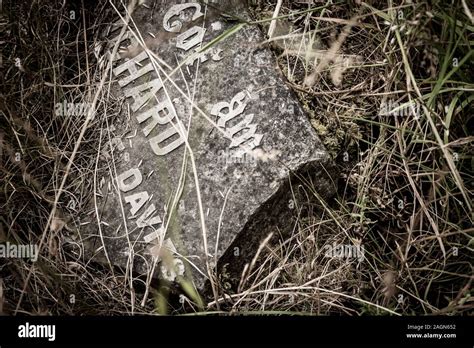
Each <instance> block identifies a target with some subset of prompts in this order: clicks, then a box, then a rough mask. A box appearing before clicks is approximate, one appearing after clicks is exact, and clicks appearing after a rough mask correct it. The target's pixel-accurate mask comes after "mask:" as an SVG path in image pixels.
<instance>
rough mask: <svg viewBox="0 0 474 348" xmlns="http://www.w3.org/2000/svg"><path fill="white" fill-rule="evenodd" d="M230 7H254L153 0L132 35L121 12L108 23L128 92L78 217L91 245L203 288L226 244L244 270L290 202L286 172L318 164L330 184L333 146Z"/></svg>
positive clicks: (136, 18) (119, 80)
mask: <svg viewBox="0 0 474 348" xmlns="http://www.w3.org/2000/svg"><path fill="white" fill-rule="evenodd" d="M221 12H225V13H227V14H228V13H229V12H231V14H237V16H238V17H239V18H244V19H247V18H248V17H247V14H246V10H245V4H243V2H242V1H235V0H233V1H231V0H229V1H220V2H210V4H209V5H205V4H204V3H198V2H181V1H146V2H145V4H143V5H141V6H139V7H138V8H137V9H136V10H135V11H134V13H133V16H132V18H133V21H131V22H130V29H128V30H127V31H126V32H125V34H124V35H123V36H120V31H121V28H122V27H123V21H122V20H119V21H118V22H117V24H116V25H113V26H111V27H110V28H109V29H108V30H107V31H106V35H107V38H108V40H109V41H108V44H107V46H106V47H105V51H106V52H109V53H112V50H113V47H114V45H115V43H116V42H117V40H121V52H119V53H118V54H117V55H115V56H114V57H113V60H114V65H113V69H112V70H113V71H112V72H113V79H114V82H113V83H112V90H111V94H112V95H114V96H115V97H116V98H124V99H125V100H126V102H125V104H124V106H123V108H122V113H121V116H120V118H119V120H118V122H115V124H114V125H112V127H114V129H115V134H117V136H116V137H114V138H112V139H110V142H108V146H106V147H104V149H103V150H102V152H101V154H102V156H101V158H102V160H103V161H105V162H106V163H107V165H106V167H107V168H108V170H107V171H108V172H109V173H110V175H104V177H103V178H100V177H99V178H98V181H99V184H98V187H97V192H95V195H96V196H95V202H94V203H93V204H92V203H91V209H90V210H89V211H88V213H87V214H85V216H84V217H82V218H81V222H80V225H79V226H80V230H81V235H82V237H81V239H82V241H83V242H85V244H86V249H87V250H88V251H89V252H91V254H92V255H93V257H94V258H96V259H99V260H104V261H106V260H110V262H111V263H112V264H116V265H121V266H123V267H126V266H129V267H133V269H134V270H136V271H137V272H140V273H146V274H148V275H152V276H153V277H156V278H160V279H165V280H167V281H170V282H174V281H177V280H179V277H184V278H185V279H188V280H192V281H193V282H194V284H195V286H196V288H197V289H202V288H203V286H204V284H205V282H206V280H207V279H208V274H209V273H208V271H209V270H213V269H215V267H216V265H217V264H218V263H219V260H220V259H221V258H223V257H224V256H225V258H226V260H232V258H235V260H237V258H239V261H235V265H239V266H238V267H236V269H238V270H241V269H242V264H243V262H248V261H245V260H248V259H249V257H250V258H251V257H253V255H254V254H255V251H256V249H257V247H258V243H259V242H260V241H261V240H262V239H263V238H264V237H265V235H263V234H259V226H261V227H262V229H261V230H262V231H263V230H264V228H263V227H264V225H265V224H266V221H265V216H269V215H271V214H273V215H274V214H275V213H276V214H278V211H276V210H275V209H276V208H275V207H283V208H285V207H286V209H288V207H287V205H288V201H287V200H286V199H287V198H284V197H290V196H288V195H287V196H285V195H283V194H282V192H283V191H285V190H286V191H288V187H289V186H288V180H289V177H290V173H299V172H302V171H306V170H312V171H313V172H315V173H318V175H320V178H319V183H318V191H319V193H320V195H321V196H322V197H327V196H329V195H331V194H332V192H333V183H332V182H331V180H330V177H329V176H328V175H326V174H328V172H329V173H330V172H331V170H330V169H327V168H330V167H331V160H330V158H329V156H328V153H327V152H326V150H325V149H324V147H323V145H322V144H321V142H320V140H319V139H318V137H317V135H316V134H315V132H314V130H313V129H312V127H311V125H310V123H309V122H308V120H307V118H306V116H305V114H304V113H303V111H302V109H301V107H300V106H299V104H298V101H297V99H296V98H295V96H294V95H293V93H292V92H291V91H290V90H289V88H288V87H287V86H286V85H285V82H284V78H283V77H282V75H281V74H280V72H279V71H278V70H277V66H276V62H275V58H274V57H273V56H272V54H271V52H270V51H269V50H268V49H267V48H266V47H265V46H262V45H261V42H262V41H263V40H264V37H263V35H262V33H261V32H260V30H259V28H258V27H257V26H255V25H250V24H245V25H243V24H242V23H241V22H239V21H238V20H237V21H236V20H235V18H233V17H232V16H230V17H229V16H228V15H223V14H222V13H221ZM227 34H231V35H227ZM216 38H220V39H219V40H215V39H216ZM138 40H140V41H142V42H144V43H145V44H146V46H147V47H148V49H149V50H143V49H142V48H141V47H140V45H139V44H137V41H138ZM213 40H215V41H216V42H213ZM98 51H99V48H98ZM104 57H105V59H102V60H101V64H106V63H107V60H106V59H107V55H105V56H104ZM282 199H283V200H286V201H283V204H275V200H282ZM272 202H273V203H272ZM268 209H270V210H273V211H270V212H268V211H266V210H268ZM252 226H253V227H252ZM244 256H245V257H244ZM230 262H231V263H232V261H230Z"/></svg>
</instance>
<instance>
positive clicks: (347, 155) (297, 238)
mask: <svg viewBox="0 0 474 348" xmlns="http://www.w3.org/2000/svg"><path fill="white" fill-rule="evenodd" d="M68 6H69V5H68ZM315 6H318V7H321V8H322V9H318V10H317V11H308V8H310V7H311V6H310V5H304V4H300V3H297V2H294V1H276V0H275V1H270V0H259V1H254V6H252V12H253V14H254V17H255V18H256V19H265V20H264V21H261V25H262V29H263V30H264V32H266V33H270V34H271V37H269V38H268V41H267V42H265V43H262V44H264V45H269V46H270V47H271V48H272V49H273V51H274V52H275V56H276V57H277V59H276V60H277V62H278V66H279V68H280V69H281V71H282V72H283V73H284V74H285V75H286V76H287V78H288V84H289V85H291V86H292V87H293V88H294V90H295V92H296V93H297V94H298V97H299V99H300V100H301V102H302V104H303V105H304V107H305V109H306V111H307V112H308V114H309V115H310V120H311V122H312V124H313V126H314V127H315V129H316V130H317V132H318V133H319V135H320V137H321V138H322V140H323V142H324V143H325V145H326V147H327V148H328V150H329V151H330V153H331V154H332V155H333V157H334V158H335V160H336V163H337V164H338V166H339V167H340V172H341V175H340V178H339V187H340V189H339V192H338V195H337V196H336V197H335V198H334V199H333V200H332V201H331V202H328V203H327V205H325V207H324V211H323V213H322V215H321V213H320V210H319V209H317V208H316V207H317V206H320V204H321V202H320V201H319V199H318V194H317V183H306V185H303V186H301V192H298V194H295V197H306V198H305V199H298V200H296V201H294V202H291V207H290V208H291V209H292V210H293V211H294V213H295V217H296V223H295V224H294V226H293V233H292V234H291V236H290V238H289V239H284V240H283V239H282V240H281V241H277V242H275V239H271V240H270V239H268V240H267V241H266V243H264V244H262V246H261V249H260V250H259V257H258V258H256V259H255V260H254V262H253V263H252V264H251V265H249V268H248V269H247V270H246V273H245V276H244V277H243V278H242V281H241V284H240V286H239V289H237V291H236V292H235V293H233V294H228V295H226V296H221V294H222V292H223V289H217V290H216V291H217V292H218V293H219V296H217V293H216V299H214V300H213V301H212V302H210V303H208V306H207V310H208V311H214V310H217V309H219V310H225V311H232V312H248V311H252V312H254V311H259V312H271V313H279V312H283V311H284V312H292V313H301V314H303V313H311V314H348V315H361V314H392V315H395V314H402V315H411V314H441V313H442V314H463V313H468V312H472V308H473V304H472V299H471V297H470V296H471V283H472V279H473V269H472V258H473V249H472V248H473V244H472V240H473V239H472V233H473V232H474V229H473V228H472V219H473V216H472V196H473V190H474V188H473V164H472V163H473V162H472V161H473V159H472V156H473V146H472V141H473V139H474V138H473V136H472V131H471V130H472V129H473V128H474V127H473V119H472V99H473V97H472V91H473V90H474V88H473V87H474V86H473V85H472V71H473V66H472V54H473V53H472V52H473V50H472V47H471V44H472V39H473V35H474V34H473V31H474V28H473V24H472V22H470V20H469V17H468V14H466V12H465V10H464V8H463V6H462V4H461V3H459V4H458V5H456V6H453V7H452V8H449V9H448V8H447V7H446V6H444V5H443V3H441V1H439V2H437V1H434V2H433V4H432V5H428V4H427V3H425V2H417V3H416V4H410V3H405V2H400V3H395V2H393V3H392V2H389V3H388V4H387V3H381V2H380V3H378V4H373V5H371V6H370V5H367V4H365V3H361V2H359V1H355V2H353V3H352V2H351V3H350V5H349V6H348V5H337V4H336V5H334V4H329V3H328V4H325V3H318V4H316V5H315ZM117 7H119V5H118V2H117ZM71 10H74V11H75V16H76V19H74V20H73V19H71V12H70V11H71ZM471 10H472V9H471ZM4 11H6V14H7V17H9V24H8V25H6V26H2V27H1V28H2V29H1V30H2V31H3V32H2V35H3V36H5V37H6V39H5V44H4V47H5V48H4V49H3V50H2V52H3V69H2V70H0V71H1V75H2V76H1V77H2V81H3V83H2V95H1V99H0V110H1V114H0V117H1V129H0V131H1V133H0V141H1V150H2V152H1V156H2V161H1V163H0V185H1V188H2V193H1V196H0V197H1V198H0V211H1V214H0V242H5V241H11V242H15V243H19V244H42V245H43V246H42V249H43V253H42V255H43V256H42V257H41V258H40V259H39V260H38V262H36V263H34V264H32V263H30V262H29V261H25V260H19V259H7V260H2V261H1V263H0V313H3V314H13V313H28V314H129V313H156V312H158V313H164V312H169V311H173V310H177V311H178V310H179V311H180V310H182V309H179V308H174V307H173V306H178V307H179V306H181V305H183V306H184V307H186V308H188V309H189V310H190V311H193V310H199V306H196V305H195V304H193V303H192V301H190V300H188V299H187V298H183V297H181V298H182V299H184V300H185V303H178V302H179V301H177V298H175V296H176V295H174V294H168V293H167V291H168V290H167V289H160V288H158V285H157V284H155V283H152V284H151V286H150V284H149V283H147V280H146V279H144V278H143V277H133V276H132V275H131V273H130V272H128V271H125V270H121V269H119V268H116V267H113V266H112V265H105V266H104V265H101V264H98V263H94V262H91V261H89V260H88V259H87V258H86V257H84V255H83V254H80V253H79V254H78V253H77V251H78V249H74V247H72V248H64V246H65V245H66V244H69V245H71V243H70V241H69V240H67V239H66V238H65V236H66V235H67V234H68V230H69V228H70V226H69V222H70V220H69V218H68V217H69V216H71V215H77V214H79V213H81V212H83V210H84V209H85V207H86V205H87V204H88V202H90V200H91V192H93V191H94V190H95V189H94V188H95V187H96V186H97V178H99V177H100V176H99V174H100V173H103V172H108V171H111V168H106V167H102V166H101V163H102V162H101V161H100V154H101V148H102V147H104V146H109V143H110V139H113V138H114V137H115V134H114V131H113V128H111V127H110V125H112V124H113V120H114V119H115V118H116V117H117V115H118V114H119V110H120V108H121V105H120V101H119V100H113V99H112V98H111V96H110V95H109V94H108V93H107V91H108V88H107V86H105V87H104V86H101V85H100V82H101V79H102V77H103V76H104V73H105V72H106V70H105V69H106V67H105V66H104V65H99V64H97V61H96V56H95V55H94V48H95V47H97V44H98V43H99V44H100V43H101V42H100V33H101V30H102V29H103V28H104V27H105V26H107V25H108V24H109V23H110V22H112V21H115V20H116V16H115V15H114V13H113V12H114V10H113V8H112V7H111V6H110V5H109V3H108V2H106V1H103V2H98V4H97V3H96V2H93V1H86V0H84V2H77V6H76V7H75V8H70V7H67V6H65V7H63V5H62V1H57V0H49V1H44V2H31V3H30V2H22V3H20V4H16V3H15V4H14V3H13V2H12V3H7V4H4ZM400 11H401V12H400ZM400 13H401V14H400ZM19 14H21V17H22V18H24V20H21V21H19V20H18V17H19ZM290 15H291V16H290ZM272 18H273V19H274V20H273V21H271V19H272ZM269 26H271V28H270V30H269ZM85 29H86V30H85ZM17 58H19V59H20V60H17ZM453 59H457V60H455V61H453ZM453 62H456V63H455V64H453ZM15 63H16V64H15ZM94 99H95V100H96V101H97V102H96V103H95V106H96V107H95V108H94V111H95V113H92V112H91V113H90V116H92V115H93V114H94V117H93V118H91V119H89V120H88V121H87V122H89V124H85V122H86V119H87V113H83V114H81V115H76V116H58V115H56V114H55V113H54V111H55V105H56V103H60V102H62V101H63V100H67V101H68V102H71V103H72V102H74V103H86V104H87V105H91V104H94ZM393 102H397V103H398V104H399V105H405V106H406V103H409V102H412V105H413V106H414V108H411V109H410V108H409V107H407V108H405V109H401V110H398V111H399V112H398V115H395V114H391V115H383V114H381V112H380V111H381V109H383V105H384V104H387V103H389V104H390V103H393ZM413 112H417V113H415V114H414V113H413ZM415 116H416V117H415ZM82 130H84V132H83V133H81V131H82ZM79 145H80V146H79ZM189 150H191V149H189ZM274 235H276V236H278V235H279V231H278V230H277V229H275V231H274ZM81 242H82V241H77V246H78V247H80V245H81ZM328 245H331V246H337V245H350V246H353V245H357V246H360V247H361V248H363V251H364V254H363V256H364V258H363V260H362V261H361V262H359V260H357V259H355V258H349V259H348V258H342V259H341V258H337V257H328V256H327V255H326V254H325V250H326V249H325V247H326V246H328ZM148 290H150V291H151V293H152V294H153V296H152V297H151V298H150V299H148V300H147V301H145V302H144V303H141V300H142V298H143V294H144V293H145V292H146V291H148ZM168 296H171V300H170V301H168V300H169V299H168ZM181 302H182V301H181ZM142 304H143V305H144V306H142Z"/></svg>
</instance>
